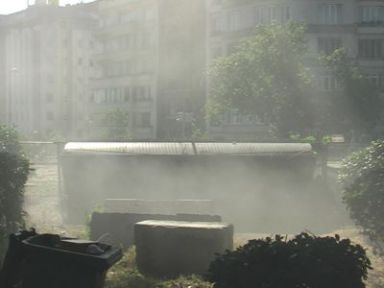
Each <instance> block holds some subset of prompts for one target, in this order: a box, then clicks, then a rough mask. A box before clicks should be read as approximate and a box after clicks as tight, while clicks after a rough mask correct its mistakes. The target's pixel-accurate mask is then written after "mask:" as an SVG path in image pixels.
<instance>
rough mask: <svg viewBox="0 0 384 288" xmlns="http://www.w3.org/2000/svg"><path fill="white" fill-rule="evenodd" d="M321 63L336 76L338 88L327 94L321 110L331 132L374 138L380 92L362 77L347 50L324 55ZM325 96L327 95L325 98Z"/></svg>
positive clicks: (380, 104) (378, 116) (324, 125)
mask: <svg viewBox="0 0 384 288" xmlns="http://www.w3.org/2000/svg"><path fill="white" fill-rule="evenodd" d="M322 63H323V64H324V65H325V67H326V68H327V69H328V71H329V72H330V75H331V76H332V77H333V78H334V79H336V81H337V83H338V86H339V89H338V90H335V91H332V92H330V93H328V94H329V95H328V97H329V98H328V99H327V100H328V101H326V102H325V107H323V108H324V109H322V111H321V113H322V115H323V119H324V120H325V121H324V123H321V124H323V127H325V128H326V129H328V131H330V130H331V131H332V130H333V131H332V132H338V133H346V134H351V133H352V132H353V133H354V134H355V135H366V138H372V137H373V138H375V136H377V135H375V134H377V132H375V131H376V130H377V127H378V126H379V125H380V117H381V110H382V107H383V105H382V104H383V101H382V99H381V97H380V93H379V91H377V89H376V88H375V87H373V86H372V85H371V84H370V83H369V82H368V81H367V79H366V78H365V77H364V76H363V74H362V72H361V71H360V69H359V67H358V66H357V65H356V64H355V63H354V62H353V61H352V60H351V59H350V58H349V57H348V55H347V53H346V51H345V50H344V49H337V50H335V51H334V52H333V53H332V54H330V55H327V56H324V57H322ZM323 99H324V97H323Z"/></svg>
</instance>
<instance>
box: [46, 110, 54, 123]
mask: <svg viewBox="0 0 384 288" xmlns="http://www.w3.org/2000/svg"><path fill="white" fill-rule="evenodd" d="M54 119H55V115H53V113H52V112H51V111H48V112H47V120H49V121H52V120H54Z"/></svg>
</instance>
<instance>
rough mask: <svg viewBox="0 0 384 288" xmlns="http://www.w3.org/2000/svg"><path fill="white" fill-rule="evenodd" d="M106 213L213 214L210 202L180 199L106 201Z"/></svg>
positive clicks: (212, 206)
mask: <svg viewBox="0 0 384 288" xmlns="http://www.w3.org/2000/svg"><path fill="white" fill-rule="evenodd" d="M104 207H105V211H106V212H114V213H141V214H162V215H174V214H202V215H211V214H214V205H213V201H212V200H201V199H180V200H161V201H157V200H143V199H106V200H105V201H104Z"/></svg>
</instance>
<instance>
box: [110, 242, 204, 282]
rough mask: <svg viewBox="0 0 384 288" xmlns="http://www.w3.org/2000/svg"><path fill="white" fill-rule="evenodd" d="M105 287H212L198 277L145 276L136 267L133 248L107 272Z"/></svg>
mask: <svg viewBox="0 0 384 288" xmlns="http://www.w3.org/2000/svg"><path fill="white" fill-rule="evenodd" d="M105 288H212V285H211V284H210V283H207V282H204V281H203V280H202V279H201V278H200V277H198V276H195V275H191V276H181V277H179V278H177V279H173V280H160V279H153V278H149V277H145V276H144V275H142V274H141V273H140V272H139V271H138V270H137V268H136V262H135V250H134V249H133V248H131V249H129V250H128V251H127V252H126V254H125V255H124V257H123V259H122V260H121V261H120V262H119V263H117V264H116V265H114V266H113V267H112V268H111V269H110V270H109V272H108V274H107V280H106V284H105Z"/></svg>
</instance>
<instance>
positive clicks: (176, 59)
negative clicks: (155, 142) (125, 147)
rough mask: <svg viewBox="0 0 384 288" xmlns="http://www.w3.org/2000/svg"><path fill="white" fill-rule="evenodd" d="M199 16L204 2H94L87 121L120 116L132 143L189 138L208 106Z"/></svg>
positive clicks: (202, 28)
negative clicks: (92, 71) (95, 41)
mask: <svg viewBox="0 0 384 288" xmlns="http://www.w3.org/2000/svg"><path fill="white" fill-rule="evenodd" d="M204 11H205V5H204V1H203V0H195V1H189V0H164V1H156V0H141V1H139V0H133V1H124V0H108V1H103V0H100V1H98V2H97V15H98V18H99V29H98V31H97V32H96V38H97V39H98V40H99V47H98V51H97V53H96V54H95V56H94V58H95V63H96V65H97V66H98V68H99V74H98V77H96V78H95V79H94V80H93V81H92V82H93V95H92V96H91V97H92V99H93V101H92V104H91V106H92V109H93V111H94V113H93V115H92V121H96V122H98V123H103V121H102V119H103V118H104V117H105V115H106V113H113V111H118V110H119V111H124V112H125V113H126V115H127V118H128V119H127V123H128V125H127V130H126V131H125V133H126V134H127V135H129V136H131V137H132V138H135V139H155V138H163V139H164V138H167V139H170V138H183V137H186V136H188V135H190V134H191V133H192V132H191V130H192V126H193V125H195V123H196V122H197V121H195V120H196V119H197V118H199V119H202V117H201V113H202V112H203V107H204V101H205V90H204V89H205V84H204V83H205V82H204V79H205V77H204V70H205V57H204V49H205V13H204ZM187 31H188V32H187ZM108 125H110V124H109V123H108V121H106V122H104V126H105V127H99V129H98V130H99V131H100V132H101V133H105V132H103V130H107V129H108V128H109V127H108ZM101 126H102V125H101Z"/></svg>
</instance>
